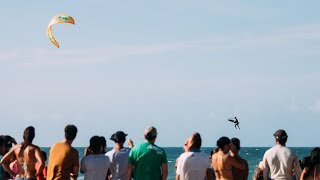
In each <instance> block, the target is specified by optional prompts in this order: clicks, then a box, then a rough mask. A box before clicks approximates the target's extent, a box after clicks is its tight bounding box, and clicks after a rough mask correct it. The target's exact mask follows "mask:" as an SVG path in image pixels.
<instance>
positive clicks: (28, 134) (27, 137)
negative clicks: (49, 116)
mask: <svg viewBox="0 0 320 180" xmlns="http://www.w3.org/2000/svg"><path fill="white" fill-rule="evenodd" d="M35 135H36V134H35V132H34V127H32V126H29V127H27V128H26V129H25V130H24V132H23V140H24V144H25V143H26V144H32V141H33V139H34V137H35Z"/></svg>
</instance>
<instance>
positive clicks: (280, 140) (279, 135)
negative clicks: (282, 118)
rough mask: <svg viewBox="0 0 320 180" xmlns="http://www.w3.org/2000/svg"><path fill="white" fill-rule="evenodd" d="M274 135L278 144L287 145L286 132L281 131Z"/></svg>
mask: <svg viewBox="0 0 320 180" xmlns="http://www.w3.org/2000/svg"><path fill="white" fill-rule="evenodd" d="M273 135H274V137H275V138H276V142H278V143H279V144H281V145H285V144H286V142H287V139H288V135H287V133H286V131H285V130H283V129H279V130H277V131H276V132H275V133H274V134H273Z"/></svg>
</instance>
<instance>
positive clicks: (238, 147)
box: [231, 138, 240, 151]
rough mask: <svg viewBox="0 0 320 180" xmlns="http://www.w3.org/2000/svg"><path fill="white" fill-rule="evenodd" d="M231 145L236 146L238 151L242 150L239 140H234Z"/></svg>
mask: <svg viewBox="0 0 320 180" xmlns="http://www.w3.org/2000/svg"><path fill="white" fill-rule="evenodd" d="M231 143H232V144H233V145H234V147H235V148H236V150H237V151H239V150H240V139H238V138H232V139H231Z"/></svg>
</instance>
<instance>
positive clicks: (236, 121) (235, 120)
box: [228, 117, 240, 129]
mask: <svg viewBox="0 0 320 180" xmlns="http://www.w3.org/2000/svg"><path fill="white" fill-rule="evenodd" d="M228 120H229V121H231V122H233V123H234V127H235V128H236V129H238V128H239V129H240V126H239V121H238V119H237V117H234V118H233V119H228Z"/></svg>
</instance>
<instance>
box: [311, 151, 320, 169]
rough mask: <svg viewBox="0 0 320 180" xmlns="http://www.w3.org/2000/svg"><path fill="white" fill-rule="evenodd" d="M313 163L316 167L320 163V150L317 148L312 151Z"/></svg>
mask: <svg viewBox="0 0 320 180" xmlns="http://www.w3.org/2000/svg"><path fill="white" fill-rule="evenodd" d="M311 163H313V164H315V165H316V164H319V163H320V148H318V147H316V148H314V149H313V150H312V151H311Z"/></svg>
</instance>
